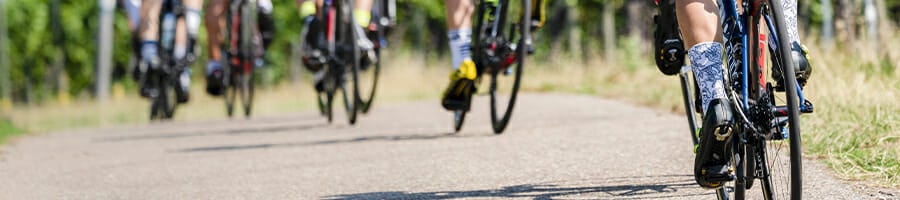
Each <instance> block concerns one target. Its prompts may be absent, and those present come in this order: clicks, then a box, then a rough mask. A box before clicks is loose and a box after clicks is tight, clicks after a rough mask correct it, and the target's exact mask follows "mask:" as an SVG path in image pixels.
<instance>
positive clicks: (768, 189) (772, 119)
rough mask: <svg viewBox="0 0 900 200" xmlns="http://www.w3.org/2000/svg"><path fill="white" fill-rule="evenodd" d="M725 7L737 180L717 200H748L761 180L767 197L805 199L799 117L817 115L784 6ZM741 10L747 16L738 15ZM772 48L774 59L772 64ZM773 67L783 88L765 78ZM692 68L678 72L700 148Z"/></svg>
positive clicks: (766, 2) (773, 1)
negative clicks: (800, 78) (802, 81)
mask: <svg viewBox="0 0 900 200" xmlns="http://www.w3.org/2000/svg"><path fill="white" fill-rule="evenodd" d="M720 2H721V4H720V5H719V6H720V7H721V8H720V9H721V11H722V14H721V16H722V18H723V20H722V22H723V23H722V26H723V30H724V36H725V49H726V50H725V57H726V62H725V65H726V70H725V73H726V74H725V76H724V77H725V84H726V86H725V88H726V93H727V97H728V99H729V101H731V103H732V110H733V111H732V112H733V113H735V114H734V115H733V116H734V117H735V120H733V121H735V123H734V124H733V125H732V126H731V129H732V130H733V131H732V132H733V133H735V134H734V135H732V136H730V137H731V141H730V142H731V143H730V144H729V145H730V147H727V148H728V151H729V153H730V155H732V158H731V162H730V165H731V166H730V167H732V168H730V169H733V170H734V175H735V180H734V181H733V182H726V183H723V184H722V186H721V187H718V188H717V189H716V196H717V198H718V199H729V192H733V193H734V199H745V198H746V196H747V194H748V193H747V190H748V189H751V188H752V186H753V185H754V183H755V181H756V180H757V179H759V180H760V182H761V184H762V185H761V186H760V188H761V190H762V191H761V192H762V193H761V195H762V196H763V198H764V199H788V198H789V199H802V191H803V188H802V187H803V184H802V173H803V171H802V166H801V164H802V157H801V155H802V152H801V151H802V150H801V147H800V146H801V142H800V139H801V138H800V137H801V136H800V115H801V114H807V113H812V112H813V104H812V103H811V102H810V101H808V100H806V99H805V98H804V97H803V89H802V88H801V86H799V84H798V82H797V79H796V75H795V73H794V67H792V66H794V65H793V64H794V61H793V60H792V57H791V52H790V45H789V42H790V41H788V39H786V38H788V37H787V27H785V22H784V13H783V11H782V8H781V5H782V4H781V1H780V0H744V2H743V4H740V5H738V4H737V2H736V1H735V0H725V1H720ZM738 6H740V8H742V9H741V10H743V11H748V12H743V13H741V12H739V11H738V8H739V7H738ZM672 17H674V16H672ZM780 47H787V48H780ZM766 50H768V51H769V53H770V54H771V58H770V59H766V54H765V52H766ZM673 52H674V51H673ZM680 56H683V54H682V55H680ZM767 66H768V67H770V68H771V69H772V70H782V71H783V72H784V73H781V74H782V80H784V81H783V82H784V83H783V84H784V86H783V87H780V88H776V87H773V85H772V84H773V82H771V81H770V80H766V76H765V69H766V68H765V67H767ZM661 69H662V68H661ZM690 71H691V70H690V67H689V66H684V67H682V68H681V70H680V71H679V72H677V73H676V74H678V75H679V79H680V84H681V91H682V95H683V100H684V105H685V108H686V109H685V110H686V114H687V118H688V125H689V128H690V132H691V138H692V140H693V142H694V144H695V145H696V144H697V143H698V142H699V133H700V127H699V123H698V122H697V118H696V115H697V113H702V111H700V110H698V109H699V108H697V104H696V103H697V102H695V100H696V99H697V98H699V95H698V94H697V93H699V90H698V87H697V85H696V82H695V81H693V78H694V77H693V75H690V74H688V73H689V72H690ZM664 73H665V72H664ZM667 74H668V73H667ZM672 75H674V74H672ZM692 82H693V86H690V85H691V83H692ZM691 87H693V88H694V91H691ZM801 102H802V103H801ZM717 136H719V135H717ZM721 137H729V136H727V135H723V136H721ZM783 148H787V151H788V152H787V154H788V155H787V156H788V158H784V157H783V156H785V155H784V154H785V152H782V150H783ZM788 171H789V172H788ZM726 184H728V186H726ZM729 189H731V190H729Z"/></svg>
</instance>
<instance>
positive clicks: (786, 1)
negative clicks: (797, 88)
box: [772, 0, 812, 86]
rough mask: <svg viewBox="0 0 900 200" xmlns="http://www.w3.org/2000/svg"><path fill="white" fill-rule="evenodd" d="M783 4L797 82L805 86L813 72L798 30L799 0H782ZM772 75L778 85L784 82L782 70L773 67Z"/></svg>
mask: <svg viewBox="0 0 900 200" xmlns="http://www.w3.org/2000/svg"><path fill="white" fill-rule="evenodd" d="M781 4H782V7H783V9H784V18H785V20H784V21H785V22H786V23H787V28H788V30H787V31H788V36H789V37H790V39H791V55H792V57H793V58H794V62H795V64H796V65H794V72H795V73H796V74H797V82H799V83H800V85H801V86H804V85H806V81H807V80H809V76H810V74H811V73H812V67H811V66H809V52H808V50H807V49H806V46H804V45H803V44H802V43H800V33H799V32H798V31H797V0H782V1H781ZM772 77H773V78H774V79H775V80H776V81H777V82H778V85H781V84H782V81H781V78H782V76H781V71H780V70H778V69H773V70H772Z"/></svg>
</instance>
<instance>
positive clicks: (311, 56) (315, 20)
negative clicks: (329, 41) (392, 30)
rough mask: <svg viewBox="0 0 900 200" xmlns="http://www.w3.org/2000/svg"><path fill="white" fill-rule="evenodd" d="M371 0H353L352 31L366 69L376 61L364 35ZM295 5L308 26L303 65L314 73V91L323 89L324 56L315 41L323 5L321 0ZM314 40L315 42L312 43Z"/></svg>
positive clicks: (369, 21) (369, 24)
mask: <svg viewBox="0 0 900 200" xmlns="http://www.w3.org/2000/svg"><path fill="white" fill-rule="evenodd" d="M372 1H373V0H356V1H353V4H354V5H353V18H354V21H355V22H356V24H357V25H359V26H356V29H355V31H354V33H355V34H356V35H357V38H358V40H357V41H356V43H357V45H358V46H359V48H360V50H361V51H362V52H364V54H365V55H364V56H363V57H362V58H361V61H362V64H361V65H362V67H363V69H366V66H368V65H369V64H370V63H374V62H377V59H378V58H377V57H376V56H375V45H374V44H373V43H372V41H370V40H369V38H368V37H367V36H366V33H365V31H364V30H363V29H364V28H365V29H369V28H370V27H373V26H371V25H372V24H371V20H372V4H373V2H372ZM297 5H298V6H299V9H300V16H303V17H304V23H305V24H304V26H305V27H309V28H308V29H307V30H308V32H307V33H306V35H305V36H302V37H305V38H306V39H304V41H305V43H304V44H303V49H304V51H303V52H304V55H303V57H302V60H303V66H305V67H306V69H308V70H309V71H311V72H313V73H314V74H315V75H314V76H313V85H315V88H316V91H319V92H321V91H323V89H324V87H323V86H322V84H321V83H322V80H324V78H325V71H324V70H321V69H322V64H324V60H325V58H323V56H324V55H323V54H322V52H321V48H322V46H323V45H322V44H318V42H317V41H322V40H321V39H319V38H318V37H319V36H320V34H321V33H322V30H320V29H319V27H321V25H319V23H321V20H320V19H321V18H320V17H321V16H320V15H319V13H318V11H319V10H320V9H321V8H322V6H323V5H324V1H323V0H297ZM314 42H315V43H314Z"/></svg>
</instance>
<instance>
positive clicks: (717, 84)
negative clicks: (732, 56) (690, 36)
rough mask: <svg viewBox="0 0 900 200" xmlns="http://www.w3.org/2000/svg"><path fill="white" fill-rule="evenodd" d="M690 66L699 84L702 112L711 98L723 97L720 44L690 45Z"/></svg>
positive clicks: (704, 111) (723, 82)
mask: <svg viewBox="0 0 900 200" xmlns="http://www.w3.org/2000/svg"><path fill="white" fill-rule="evenodd" d="M688 56H689V57H690V59H691V66H692V68H693V71H694V76H695V77H696V81H697V85H698V86H700V99H701V101H702V102H703V107H702V108H701V109H703V114H706V107H707V106H709V102H710V101H712V100H713V99H718V98H725V81H724V77H723V76H724V74H725V73H724V72H723V70H724V69H723V68H722V67H723V66H722V44H721V43H718V42H704V43H700V44H697V45H694V46H693V47H691V49H690V51H689V52H688Z"/></svg>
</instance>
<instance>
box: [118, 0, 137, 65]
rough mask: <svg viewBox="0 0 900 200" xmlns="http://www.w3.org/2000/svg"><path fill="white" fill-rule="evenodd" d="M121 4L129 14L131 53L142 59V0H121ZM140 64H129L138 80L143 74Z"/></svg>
mask: <svg viewBox="0 0 900 200" xmlns="http://www.w3.org/2000/svg"><path fill="white" fill-rule="evenodd" d="M119 5H121V6H122V8H123V9H124V10H125V15H127V16H128V31H129V32H130V33H131V47H132V52H131V53H132V55H133V56H134V58H137V60H141V38H140V37H139V35H140V34H139V32H138V25H139V24H140V23H141V0H121V1H119ZM138 65H139V62H134V65H132V66H129V67H130V70H131V76H132V77H133V78H134V80H136V81H139V80H140V76H141V74H140V70H139V69H138Z"/></svg>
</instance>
